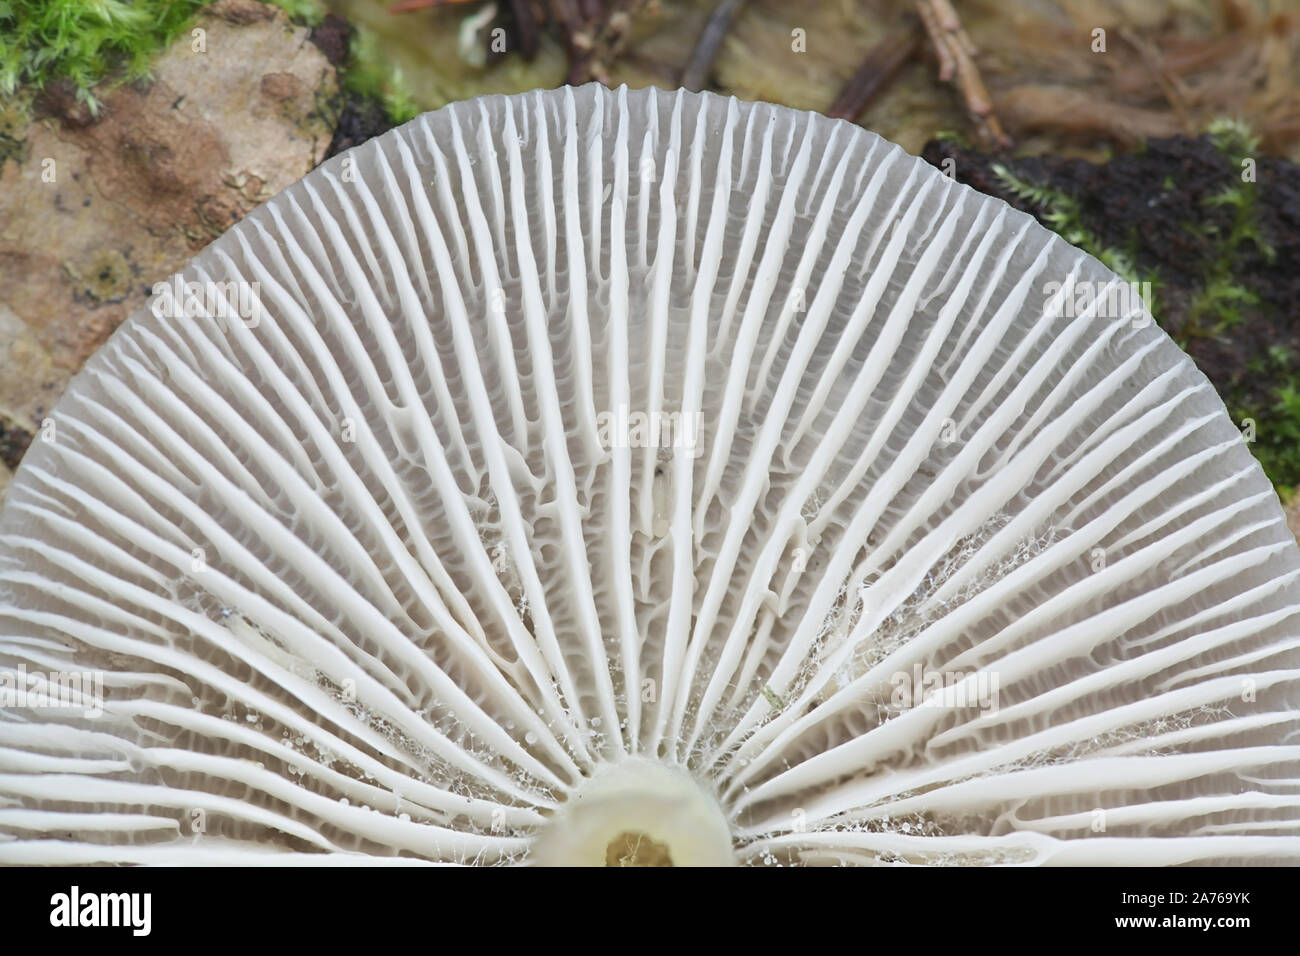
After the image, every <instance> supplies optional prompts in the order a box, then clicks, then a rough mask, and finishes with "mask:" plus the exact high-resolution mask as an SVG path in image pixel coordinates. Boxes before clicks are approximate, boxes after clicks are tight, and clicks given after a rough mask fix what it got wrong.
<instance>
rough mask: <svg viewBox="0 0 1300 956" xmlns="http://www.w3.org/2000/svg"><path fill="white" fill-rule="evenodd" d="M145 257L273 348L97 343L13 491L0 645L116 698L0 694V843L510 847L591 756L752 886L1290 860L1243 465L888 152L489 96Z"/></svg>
mask: <svg viewBox="0 0 1300 956" xmlns="http://www.w3.org/2000/svg"><path fill="white" fill-rule="evenodd" d="M183 278H184V279H185V280H186V281H187V282H195V283H200V284H205V283H206V284H209V285H211V284H213V283H230V282H234V283H236V284H237V286H238V287H242V288H245V289H249V288H251V289H254V290H255V291H256V296H257V300H258V302H259V303H260V306H261V311H260V317H259V318H260V320H259V321H257V322H256V323H255V324H254V323H252V322H247V323H246V322H241V321H238V320H235V319H233V318H231V317H229V316H227V317H214V316H212V315H205V314H200V315H196V316H189V317H185V316H180V317H176V316H170V315H167V314H162V315H159V314H155V313H154V312H151V311H146V312H143V313H141V314H138V315H136V316H135V317H133V318H132V319H131V320H130V321H128V322H127V323H126V324H125V325H124V326H123V327H122V328H121V330H120V331H119V332H118V333H117V334H116V335H115V336H114V337H113V338H112V339H111V340H110V342H109V343H108V344H107V345H106V346H105V347H104V348H103V349H102V350H101V351H100V352H99V353H98V354H97V355H96V356H94V358H93V359H92V360H91V361H90V363H89V364H88V365H87V367H86V369H85V371H84V372H83V373H82V374H81V375H80V376H79V377H78V378H77V379H76V380H75V382H74V384H73V385H72V387H71V388H70V389H69V390H68V392H67V394H66V396H65V397H64V399H63V400H62V401H61V402H60V404H59V405H58V407H57V409H56V411H55V412H54V413H53V415H52V422H53V426H54V427H53V431H52V434H51V436H50V437H51V438H52V439H53V440H47V441H38V442H37V443H36V445H35V447H33V448H32V450H31V451H30V453H29V454H28V456H27V459H26V461H25V462H24V464H23V467H22V468H21V469H20V471H19V473H18V475H17V477H16V479H15V481H14V482H13V484H12V486H11V488H10V490H9V492H8V498H7V501H6V503H5V505H4V510H3V513H2V515H0V549H2V550H0V668H3V672H4V673H7V674H9V675H10V679H11V680H13V679H15V678H14V675H17V674H22V673H26V674H31V673H44V674H49V673H51V672H54V673H66V672H69V671H76V672H83V671H86V672H95V673H100V672H102V673H101V676H102V682H103V685H102V686H103V695H102V696H103V711H104V712H103V714H102V715H100V716H95V717H90V716H86V715H85V710H87V709H90V707H89V706H88V707H87V708H68V707H63V708H54V707H32V706H27V707H23V706H17V705H15V706H8V707H5V708H4V712H3V713H2V714H0V862H37V863H72V862H96V861H121V862H181V861H186V862H199V863H202V862H234V861H243V862H256V861H257V860H259V859H261V860H265V861H268V862H284V861H286V860H288V861H297V862H330V861H337V860H340V859H344V860H355V859H356V857H355V856H353V855H354V854H364V855H368V856H371V857H374V858H378V859H380V860H388V861H390V862H401V861H443V862H484V863H493V862H512V861H521V860H526V859H527V858H528V854H529V847H530V840H531V837H532V835H533V834H534V833H536V832H537V830H538V828H539V827H541V826H543V825H544V824H545V821H546V820H547V818H548V816H550V815H551V814H552V813H553V812H554V809H555V808H556V807H558V806H560V805H561V804H562V803H563V802H564V800H565V799H566V796H568V795H569V794H571V793H572V792H573V790H574V788H575V787H576V786H578V785H579V784H580V783H581V782H582V781H583V780H584V779H585V778H586V777H588V776H589V775H590V774H591V773H592V771H593V770H594V769H595V768H596V767H598V766H600V765H601V764H602V763H605V762H609V761H613V760H616V759H618V757H619V756H620V755H623V754H638V755H643V756H649V757H657V758H660V759H662V760H663V761H665V762H670V763H674V764H679V765H681V766H683V767H685V768H687V769H688V770H689V771H690V772H691V773H692V774H693V775H694V776H695V778H696V779H697V780H699V781H700V782H701V784H702V785H703V786H704V787H706V788H707V789H708V790H709V791H710V792H712V793H714V794H716V796H717V798H718V800H719V801H720V803H721V805H722V807H723V810H724V812H725V814H726V816H727V818H728V820H729V821H730V823H731V826H732V830H733V833H734V839H735V847H736V853H737V857H738V859H740V860H741V861H744V862H753V863H763V862H766V863H769V864H770V863H777V862H780V863H797V862H807V863H824V862H864V863H867V862H900V861H902V862H913V863H1040V862H1055V863H1123V864H1173V863H1186V862H1197V861H1241V860H1251V861H1266V862H1267V861H1272V862H1278V861H1295V860H1296V859H1297V858H1300V835H1298V834H1300V759H1298V758H1300V736H1298V728H1300V713H1298V705H1300V684H1298V683H1297V676H1298V675H1300V620H1298V619H1297V611H1300V580H1298V577H1300V551H1298V550H1297V548H1296V545H1295V543H1294V541H1293V540H1292V539H1291V538H1290V536H1289V534H1288V532H1287V529H1286V527H1285V525H1284V523H1283V520H1282V515H1281V511H1280V508H1279V506H1278V503H1277V500H1276V498H1275V496H1274V495H1273V493H1272V490H1271V489H1270V487H1269V485H1268V483H1267V481H1266V480H1265V477H1264V475H1263V473H1262V472H1261V471H1260V469H1259V467H1258V466H1257V465H1256V464H1255V463H1254V461H1253V459H1252V458H1251V456H1250V454H1249V452H1248V450H1247V448H1246V447H1245V445H1244V444H1243V442H1242V440H1241V436H1240V434H1239V433H1238V432H1237V430H1236V429H1235V428H1234V426H1233V424H1232V422H1230V421H1229V419H1228V417H1227V415H1226V414H1225V412H1224V408H1223V405H1222V403H1221V402H1220V400H1219V399H1218V397H1217V396H1216V395H1215V393H1214V391H1213V390H1212V388H1211V386H1210V385H1209V383H1208V382H1207V381H1206V380H1205V379H1204V378H1203V377H1202V376H1201V375H1200V374H1199V373H1198V372H1197V371H1196V370H1195V368H1194V367H1193V365H1192V364H1191V362H1190V361H1189V360H1188V359H1187V358H1186V357H1185V356H1184V355H1183V354H1182V353H1181V352H1180V351H1179V350H1178V349H1177V348H1176V347H1175V346H1174V344H1173V343H1172V342H1171V341H1170V340H1169V339H1168V338H1167V337H1166V336H1165V335H1164V333H1162V332H1161V331H1160V330H1159V329H1158V328H1156V327H1155V326H1154V325H1152V324H1151V323H1150V321H1149V316H1148V315H1146V314H1145V313H1141V312H1139V313H1132V312H1126V313H1125V314H1121V315H1115V314H1102V313H1103V312H1105V310H1104V309H1103V308H1101V307H1099V306H1098V307H1093V308H1085V309H1083V310H1082V312H1081V314H1077V315H1074V316H1073V317H1066V315H1068V313H1069V312H1070V311H1071V310H1069V309H1062V307H1061V305H1062V299H1061V297H1060V296H1059V295H1053V294H1052V293H1051V292H1050V290H1051V289H1052V288H1054V286H1053V285H1052V283H1062V282H1067V281H1073V282H1076V283H1097V284H1101V285H1105V284H1106V283H1108V282H1113V281H1115V279H1114V276H1113V275H1112V274H1111V273H1109V272H1108V271H1107V270H1105V269H1104V268H1103V267H1102V266H1100V264H1098V263H1097V262H1096V261H1095V260H1093V259H1091V258H1089V257H1087V256H1085V255H1083V254H1082V253H1080V252H1079V251H1078V250H1076V249H1074V248H1072V247H1071V246H1069V245H1067V244H1065V243H1064V242H1062V241H1061V240H1060V239H1058V238H1056V237H1054V236H1053V235H1051V234H1050V233H1048V232H1047V231H1045V230H1044V229H1042V228H1040V227H1039V226H1038V225H1037V224H1035V223H1034V222H1033V221H1032V220H1030V219H1029V218H1027V217H1026V216H1024V215H1022V214H1020V213H1018V212H1015V211H1013V210H1012V209H1010V208H1009V207H1007V206H1006V205H1005V204H1003V203H1001V202H999V201H996V200H992V199H989V198H987V197H984V196H981V195H979V194H978V193H975V192H974V191H972V190H970V189H968V188H966V187H964V186H961V185H958V184H956V183H954V182H952V181H950V180H949V179H947V178H945V177H944V176H942V175H940V174H939V173H938V172H937V171H935V170H933V169H931V168H929V167H928V166H926V165H925V164H923V163H922V162H920V161H918V160H916V159H914V158H912V157H910V156H908V155H906V154H905V153H903V152H902V151H901V150H899V149H898V148H897V147H894V146H892V145H890V144H889V143H887V142H885V141H884V140H882V139H880V138H878V137H876V136H874V135H872V134H870V133H867V132H865V131H863V130H861V129H858V128H856V127H854V126H850V125H847V124H844V123H840V122H833V121H831V120H827V119H825V118H823V117H819V116H817V115H814V114H809V113H799V112H795V111H792V110H788V109H783V108H778V107H772V106H766V105H751V104H746V103H741V102H738V101H736V100H728V99H723V98H720V97H717V96H713V95H708V94H703V95H695V94H688V93H684V92H683V93H676V94H669V93H664V92H659V91H654V90H645V91H640V92H630V91H627V90H625V89H622V90H618V91H609V90H605V89H602V88H599V87H595V86H588V87H583V88H580V89H564V90H560V91H556V92H547V93H535V94H529V95H523V96H517V97H485V98H482V99H478V100H474V101H472V102H469V103H465V104H459V105H456V106H454V107H448V108H446V109H444V110H441V111H438V112H436V113H431V114H428V115H425V116H422V117H420V118H419V119H417V120H414V121H413V122H411V123H409V124H407V125H406V126H403V127H402V128H400V129H398V130H395V131H393V132H391V133H389V134H387V135H385V136H382V137H380V138H378V139H376V140H373V141H371V142H369V143H367V144H366V145H364V146H362V147H359V148H358V149H355V150H352V151H351V152H349V153H348V154H346V155H345V156H343V157H339V158H336V159H334V160H332V161H331V162H329V163H326V164H325V165H324V166H323V167H321V168H320V169H318V170H317V171H315V172H314V173H312V174H311V175H309V176H307V177H306V178H305V179H304V180H302V181H301V182H300V183H298V184H297V185H295V186H293V187H291V188H290V189H288V190H286V191H285V192H284V193H282V194H281V195H279V196H278V197H276V198H275V199H274V200H272V201H271V202H270V203H268V204H267V205H266V206H264V207H263V208H261V209H259V210H258V211H256V212H255V213H253V214H252V215H251V216H249V217H248V219H247V220H245V221H244V222H242V223H240V224H239V225H238V226H236V227H235V228H234V229H232V230H231V231H230V232H229V233H227V234H226V235H225V236H223V237H222V238H221V239H219V240H218V241H217V242H215V243H214V244H213V245H212V246H211V247H209V248H208V249H207V250H205V251H204V252H203V253H202V254H201V255H200V256H199V257H198V258H197V259H195V260H194V262H193V263H192V264H191V265H190V266H189V267H188V268H187V269H186V271H185V272H184V274H183ZM241 284H242V285H241ZM224 288H227V289H231V288H235V287H232V286H224ZM232 300H233V296H232ZM1063 313H1065V314H1063ZM651 415H656V416H657V417H658V418H659V419H660V421H661V422H666V423H667V424H666V428H668V429H674V431H672V434H675V435H676V436H678V437H679V438H685V439H687V440H685V441H682V440H678V441H673V440H666V438H665V436H666V435H668V434H669V432H668V431H665V432H664V433H662V434H660V435H659V436H658V442H657V443H655V442H653V441H651V440H648V439H649V438H652V437H653V436H648V435H647V434H646V433H645V432H644V431H643V430H641V429H639V428H638V427H637V425H636V422H637V421H639V420H640V419H639V418H638V416H651ZM620 416H621V417H620ZM629 423H631V424H630V425H629ZM624 425H628V427H627V428H624ZM695 428H698V434H696V433H695V432H694V429H695ZM692 438H693V439H694V442H693V443H692V442H691V441H689V439H692ZM915 675H920V676H921V677H922V684H924V683H925V681H927V680H928V679H929V678H930V676H931V675H938V678H939V679H940V680H941V681H946V682H947V685H948V686H949V688H950V691H949V697H947V698H943V699H937V700H938V705H933V704H935V703H936V701H935V700H932V701H930V704H931V705H926V706H918V704H919V703H920V702H921V701H920V695H919V694H918V695H917V696H915V697H912V698H910V699H909V698H907V697H906V696H904V697H903V698H902V699H900V698H899V696H898V693H899V690H900V688H906V687H908V686H912V687H913V689H916V690H920V689H921V688H918V687H915V684H914V676H915ZM909 682H913V683H912V684H911V685H909ZM954 682H955V683H954ZM0 686H3V685H0ZM959 691H960V692H962V694H963V695H964V696H960V695H958V692H959ZM965 691H970V693H968V694H967V693H965ZM86 703H87V704H88V705H89V704H90V703H91V702H90V701H89V699H87V701H86ZM333 854H345V856H342V857H339V856H335V855H333Z"/></svg>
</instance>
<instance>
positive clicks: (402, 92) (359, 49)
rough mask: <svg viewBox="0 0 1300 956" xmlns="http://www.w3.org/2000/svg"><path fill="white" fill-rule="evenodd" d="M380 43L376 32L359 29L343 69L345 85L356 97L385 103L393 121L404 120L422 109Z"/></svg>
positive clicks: (412, 116)
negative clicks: (381, 48)
mask: <svg viewBox="0 0 1300 956" xmlns="http://www.w3.org/2000/svg"><path fill="white" fill-rule="evenodd" d="M379 45H380V44H379V38H378V37H376V36H375V34H374V33H372V32H370V31H369V30H367V29H365V28H363V27H359V28H357V31H356V36H355V37H354V38H353V40H352V44H351V47H350V50H349V53H348V62H347V67H346V68H345V69H344V71H343V86H344V88H345V89H346V90H347V91H348V92H350V93H352V94H354V95H355V96H359V97H361V98H363V99H372V100H377V101H378V102H380V103H382V104H383V107H384V112H385V113H387V114H388V119H389V120H390V121H391V122H392V123H393V124H395V125H396V124H399V123H405V122H406V121H407V120H409V119H414V118H415V117H416V116H419V115H420V113H421V112H423V110H421V109H420V107H419V105H418V104H417V103H416V102H415V99H414V97H413V96H412V94H411V90H410V87H409V86H408V85H407V83H406V79H405V77H403V76H402V71H401V68H400V67H396V66H392V65H390V63H389V62H388V60H387V59H386V58H385V57H384V55H383V53H382V51H381V50H380V49H379Z"/></svg>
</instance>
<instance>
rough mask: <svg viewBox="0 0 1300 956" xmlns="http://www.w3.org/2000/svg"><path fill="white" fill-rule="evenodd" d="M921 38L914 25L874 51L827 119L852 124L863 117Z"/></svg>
mask: <svg viewBox="0 0 1300 956" xmlns="http://www.w3.org/2000/svg"><path fill="white" fill-rule="evenodd" d="M920 38H921V34H920V31H918V30H917V28H916V24H912V25H911V26H909V27H908V28H906V29H905V30H901V31H899V32H898V33H895V34H894V35H892V36H888V37H886V38H885V39H884V40H883V41H881V42H880V43H878V44H876V45H875V46H874V47H872V48H871V50H870V51H868V53H867V56H866V59H865V60H863V61H862V66H860V67H858V71H857V72H856V73H854V74H853V76H852V78H851V79H850V80H849V81H848V82H847V83H845V84H844V86H843V87H842V88H841V89H840V92H839V94H838V95H837V96H836V97H835V101H834V102H833V103H831V108H830V109H829V110H828V111H827V113H826V115H827V116H831V117H834V118H835V119H846V120H849V121H852V120H855V119H857V118H858V117H859V116H861V115H862V111H863V110H865V109H866V108H867V107H868V106H869V105H870V104H871V101H872V100H874V99H875V98H876V97H877V96H879V95H880V93H881V92H882V91H883V90H884V89H885V88H886V87H887V86H889V84H890V83H892V82H893V80H894V77H896V76H898V73H899V71H900V70H901V69H902V68H903V66H904V64H906V63H907V61H908V60H910V59H911V58H912V54H913V53H915V52H916V47H917V44H918V42H919V41H920Z"/></svg>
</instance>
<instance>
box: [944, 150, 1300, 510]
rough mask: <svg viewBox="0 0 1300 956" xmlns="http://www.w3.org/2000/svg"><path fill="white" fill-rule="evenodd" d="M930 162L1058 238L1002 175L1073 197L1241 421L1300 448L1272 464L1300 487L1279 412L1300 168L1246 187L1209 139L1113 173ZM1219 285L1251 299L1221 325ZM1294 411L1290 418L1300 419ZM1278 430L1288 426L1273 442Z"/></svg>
mask: <svg viewBox="0 0 1300 956" xmlns="http://www.w3.org/2000/svg"><path fill="white" fill-rule="evenodd" d="M922 155H923V156H924V158H925V159H926V160H927V161H928V162H930V163H931V164H933V165H935V166H937V167H939V168H943V163H944V160H946V159H951V160H953V164H949V168H951V169H952V171H953V174H954V176H955V178H956V179H957V180H959V181H960V182H964V183H966V184H968V185H970V186H973V187H974V188H976V189H978V190H980V191H981V192H984V193H987V194H989V195H991V196H997V197H998V198H1000V199H1004V200H1006V201H1007V202H1008V203H1010V204H1011V205H1012V206H1015V207H1016V208H1018V209H1022V210H1024V211H1025V212H1028V213H1031V214H1033V215H1035V216H1037V217H1038V218H1039V220H1040V221H1042V222H1043V223H1044V225H1047V226H1048V227H1049V228H1051V227H1052V224H1051V223H1050V222H1048V221H1047V218H1046V213H1047V212H1048V210H1047V209H1045V208H1043V207H1042V206H1041V205H1040V204H1039V203H1037V202H1035V201H1033V200H1027V199H1025V198H1023V197H1022V196H1019V195H1016V194H1015V193H1014V192H1013V191H1011V189H1009V188H1008V185H1007V183H1006V182H1005V181H1004V180H1003V179H1002V178H1001V177H999V176H998V175H997V173H996V172H995V171H994V169H993V166H994V165H998V164H1000V165H1001V166H1002V167H1004V168H1005V169H1006V170H1007V171H1009V172H1010V173H1011V174H1012V175H1014V176H1015V177H1016V178H1018V179H1020V180H1023V181H1027V182H1030V183H1033V184H1035V185H1042V186H1047V187H1050V188H1051V189H1053V190H1056V191H1059V192H1061V193H1064V194H1066V195H1068V196H1070V197H1073V199H1074V200H1075V202H1076V204H1077V209H1078V214H1079V215H1078V218H1079V219H1080V220H1082V224H1083V225H1084V226H1085V227H1086V228H1087V230H1088V231H1089V232H1090V233H1091V234H1092V235H1093V236H1095V237H1096V238H1097V240H1098V242H1099V245H1100V246H1101V247H1102V248H1106V249H1116V250H1120V251H1122V252H1124V253H1126V254H1127V255H1128V257H1129V260H1130V261H1131V262H1132V263H1133V264H1134V266H1135V269H1134V271H1135V272H1136V273H1137V276H1138V277H1139V278H1140V279H1150V280H1151V281H1152V282H1153V285H1154V286H1155V293H1156V294H1155V297H1154V298H1155V304H1154V305H1153V308H1152V312H1153V314H1154V316H1155V318H1156V320H1157V321H1158V322H1159V323H1160V325H1161V326H1162V327H1163V328H1164V329H1165V330H1166V331H1167V332H1169V334H1170V335H1171V336H1173V338H1174V339H1175V340H1176V341H1178V343H1179V344H1180V345H1182V346H1183V347H1184V348H1185V349H1186V350H1187V352H1188V353H1189V354H1190V355H1191V356H1192V358H1193V359H1194V360H1195V362H1196V364H1197V366H1198V367H1199V368H1200V369H1201V370H1202V371H1203V372H1204V373H1205V374H1206V376H1207V377H1208V378H1209V379H1210V380H1211V381H1212V382H1213V383H1214V385H1215V387H1216V388H1218V390H1219V393H1220V395H1222V396H1223V398H1224V401H1225V403H1226V404H1227V405H1228V407H1229V410H1230V412H1232V413H1233V416H1234V418H1238V420H1239V416H1250V417H1255V418H1256V419H1257V420H1259V422H1260V430H1261V433H1262V435H1261V441H1265V440H1266V439H1271V443H1274V444H1276V443H1282V442H1289V443H1290V444H1291V447H1280V448H1278V449H1277V450H1278V452H1279V453H1281V454H1282V455H1283V457H1284V458H1285V459H1287V462H1286V463H1283V462H1282V461H1281V460H1278V461H1274V462H1272V464H1271V466H1270V461H1269V460H1268V459H1267V457H1266V455H1260V457H1261V459H1263V460H1264V464H1265V469H1266V470H1268V471H1269V473H1270V477H1272V478H1273V480H1274V481H1275V482H1276V483H1278V484H1282V485H1288V486H1294V485H1298V484H1300V447H1297V446H1298V445H1300V443H1297V442H1295V440H1294V439H1295V437H1296V436H1297V435H1300V432H1297V431H1296V429H1297V427H1300V421H1294V422H1293V421H1282V420H1281V416H1282V415H1283V414H1284V411H1283V410H1282V409H1280V408H1279V390H1285V389H1288V388H1291V389H1294V388H1295V387H1296V378H1295V376H1296V373H1297V372H1300V167H1297V166H1295V165H1293V164H1291V163H1289V162H1287V161H1286V160H1282V159H1275V158H1271V157H1267V156H1259V157H1254V159H1255V174H1256V182H1254V183H1253V184H1252V183H1243V182H1242V167H1241V166H1240V165H1239V157H1237V156H1234V155H1230V150H1226V149H1224V148H1222V145H1221V143H1216V142H1215V141H1214V140H1213V139H1212V138H1211V137H1209V136H1200V137H1197V138H1191V137H1186V136H1176V137H1172V138H1168V139H1151V140H1149V141H1148V142H1147V144H1146V146H1145V148H1144V149H1142V150H1140V151H1138V152H1134V153H1130V154H1125V155H1120V156H1116V157H1115V158H1113V159H1111V160H1110V161H1109V162H1106V163H1102V164H1095V163H1089V162H1085V161H1083V160H1078V159H1062V158H1058V157H1050V156H1049V157H1026V158H1009V157H1000V156H991V155H987V154H984V153H980V152H978V151H975V150H972V149H968V148H965V147H964V146H961V145H959V144H957V143H955V142H953V141H950V140H932V141H931V142H930V143H928V144H927V145H926V147H925V151H924V152H923V154H922ZM954 164H955V165H954ZM1231 190H1235V191H1236V194H1237V195H1238V196H1240V197H1244V199H1245V206H1244V207H1239V206H1237V205H1233V204H1229V203H1224V202H1222V201H1220V200H1218V199H1216V197H1221V196H1222V195H1223V194H1224V193H1225V191H1231ZM1247 220H1248V222H1247ZM1243 223H1245V224H1246V226H1247V228H1245V229H1243ZM1260 240H1262V244H1261V241H1260ZM1088 251H1090V252H1094V253H1096V251H1097V250H1095V249H1089V250H1088ZM1216 276H1217V277H1219V278H1220V280H1221V285H1232V286H1235V287H1240V289H1242V290H1245V293H1247V294H1246V295H1241V296H1237V295H1236V294H1235V293H1234V299H1233V301H1232V305H1231V309H1232V315H1231V318H1230V319H1229V320H1227V321H1224V320H1222V319H1220V321H1212V319H1214V317H1215V312H1214V310H1213V309H1211V308H1207V306H1206V301H1205V290H1206V286H1207V282H1209V281H1210V280H1211V278H1212V277H1216ZM1207 312H1209V313H1210V318H1211V321H1207V317H1206V313H1207ZM1294 411H1295V409H1294V408H1292V409H1291V410H1290V411H1287V412H1285V414H1286V415H1287V416H1289V417H1290V418H1294V417H1295V415H1294ZM1270 420H1271V421H1272V422H1273V423H1274V424H1275V425H1276V426H1277V427H1275V428H1274V429H1273V430H1272V434H1271V435H1269V434H1268V428H1267V425H1268V423H1269V422H1270ZM1255 450H1256V452H1257V454H1259V453H1260V451H1261V449H1260V448H1258V447H1257V448H1256V449H1255ZM1293 472H1294V473H1293Z"/></svg>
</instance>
